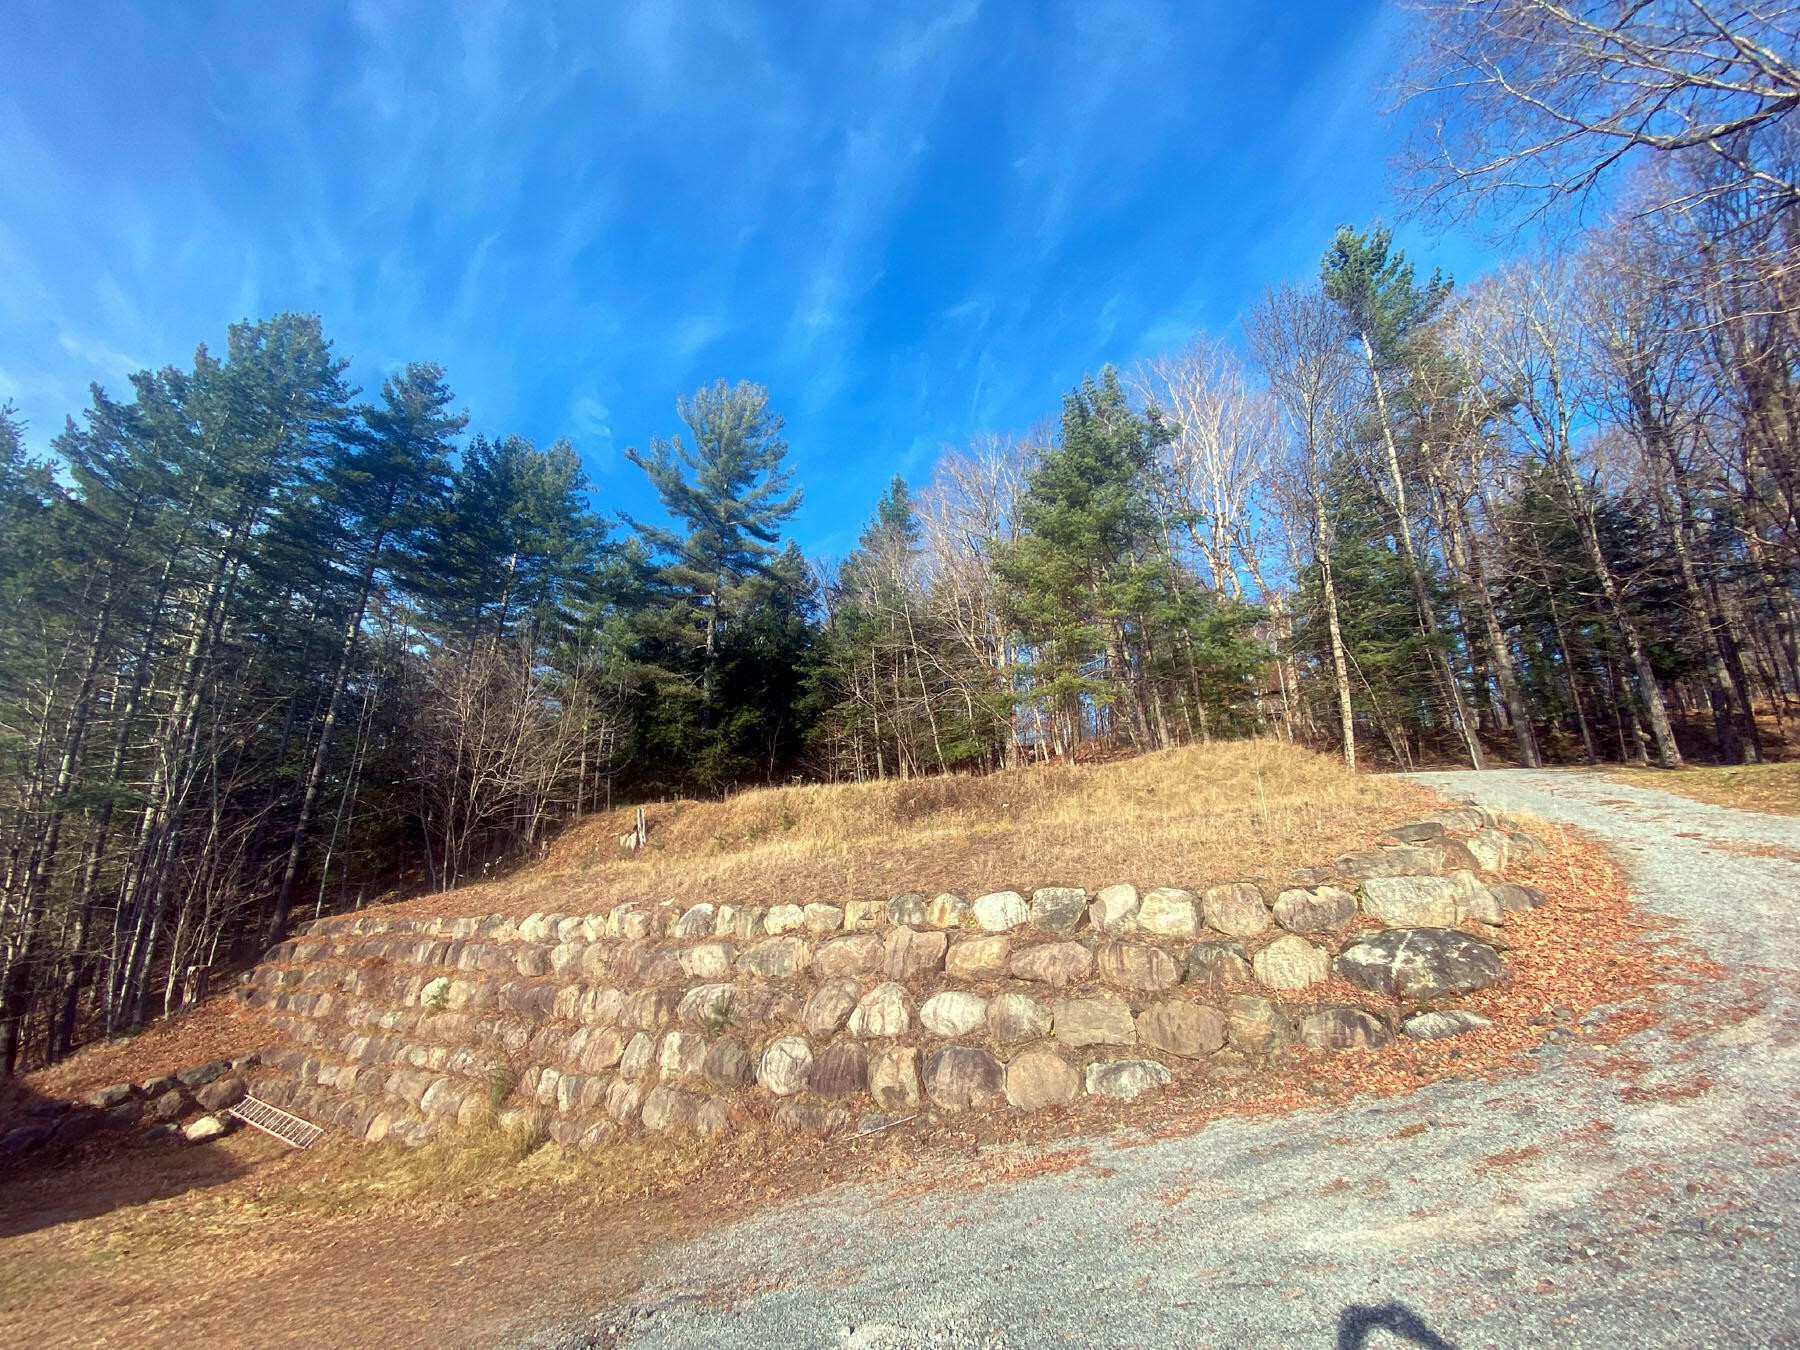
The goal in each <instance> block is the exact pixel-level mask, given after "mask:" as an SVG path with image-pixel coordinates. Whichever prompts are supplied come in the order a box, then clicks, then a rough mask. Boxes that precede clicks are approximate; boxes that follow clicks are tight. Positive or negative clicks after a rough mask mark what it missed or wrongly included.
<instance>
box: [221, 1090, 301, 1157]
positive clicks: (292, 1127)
mask: <svg viewBox="0 0 1800 1350" xmlns="http://www.w3.org/2000/svg"><path fill="white" fill-rule="evenodd" d="M226 1109H227V1110H229V1111H230V1112H231V1114H232V1115H234V1116H236V1117H237V1118H238V1119H239V1120H241V1121H243V1122H244V1124H246V1125H249V1126H252V1127H254V1128H255V1129H259V1130H261V1131H262V1132H263V1133H264V1134H272V1135H274V1136H275V1137H276V1138H277V1139H279V1140H281V1142H282V1143H284V1144H289V1145H292V1146H293V1147H294V1148H305V1147H306V1146H307V1145H308V1144H310V1143H312V1142H313V1140H315V1139H317V1138H318V1137H319V1136H320V1135H322V1134H324V1133H325V1128H324V1126H322V1125H314V1124H313V1123H312V1122H311V1121H310V1120H302V1119H300V1117H299V1116H295V1115H289V1114H288V1113H287V1112H286V1111H283V1110H282V1109H281V1108H280V1107H279V1106H270V1105H269V1103H267V1102H265V1101H263V1100H261V1099H260V1098H258V1097H245V1098H244V1099H243V1100H242V1101H241V1102H239V1103H238V1104H237V1105H236V1106H232V1107H227V1108H226Z"/></svg>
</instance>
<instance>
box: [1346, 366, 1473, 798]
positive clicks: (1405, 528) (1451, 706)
mask: <svg viewBox="0 0 1800 1350" xmlns="http://www.w3.org/2000/svg"><path fill="white" fill-rule="evenodd" d="M1357 336H1358V337H1359V338H1361V339H1362V348H1363V357H1364V359H1365V360H1366V361H1367V362H1368V366H1369V380H1370V382H1371V383H1372V384H1373V386H1374V390H1375V410H1376V412H1377V414H1378V415H1379V416H1378V420H1379V421H1380V423H1381V440H1382V445H1383V446H1384V448H1385V449H1386V451H1387V469H1388V483H1389V487H1390V488H1391V489H1392V491H1393V494H1394V502H1393V506H1394V515H1395V521H1396V523H1395V529H1394V541H1395V542H1396V543H1397V544H1399V545H1400V553H1401V556H1402V557H1403V558H1404V559H1405V561H1406V575H1407V580H1408V581H1409V582H1411V584H1412V593H1413V603H1414V604H1415V605H1416V606H1417V607H1418V611H1419V624H1420V627H1421V628H1422V629H1423V630H1424V633H1425V636H1426V639H1427V642H1428V644H1429V646H1430V649H1431V661H1432V666H1433V668H1434V669H1435V670H1436V671H1437V675H1438V680H1439V683H1440V684H1441V685H1442V687H1443V694H1444V703H1445V707H1446V708H1447V709H1448V711H1449V713H1450V721H1451V723H1452V725H1454V726H1455V728H1456V730H1457V732H1458V734H1459V735H1461V736H1462V739H1463V745H1464V747H1465V748H1466V749H1467V751H1468V755H1469V763H1470V765H1471V766H1472V767H1474V768H1477V769H1485V768H1486V767H1487V756H1486V755H1484V754H1483V753H1482V750H1481V740H1480V738H1479V737H1477V736H1476V734H1475V726H1474V723H1473V721H1472V720H1471V718H1470V717H1469V709H1468V706H1467V704H1466V703H1465V702H1464V700H1463V694H1462V689H1461V687H1460V686H1459V685H1458V684H1457V682H1456V672H1455V671H1454V670H1452V669H1451V667H1450V656H1449V653H1447V652H1445V651H1444V650H1443V648H1442V647H1441V646H1440V645H1439V643H1438V639H1439V638H1440V637H1441V636H1442V635H1443V628H1442V626H1441V625H1440V624H1439V623H1438V617H1437V610H1436V608H1435V607H1434V606H1433V605H1432V603H1431V594H1430V592H1429V590H1427V588H1426V585H1425V571H1424V568H1423V567H1422V566H1421V565H1420V563H1419V555H1418V552H1417V550H1415V549H1414V548H1413V540H1412V523H1411V520H1410V519H1409V513H1408V511H1407V508H1406V477H1405V475H1404V474H1402V473H1401V472H1400V450H1399V447H1398V446H1397V445H1396V444H1395V441H1394V424H1393V419H1392V418H1391V417H1389V416H1388V406H1387V393H1386V391H1385V390H1384V389H1383V388H1382V384H1381V370H1380V368H1379V367H1378V366H1377V364H1376V361H1375V348H1374V347H1373V346H1371V345H1370V343H1369V335H1368V334H1367V333H1364V332H1360V331H1359V332H1358V333H1357Z"/></svg>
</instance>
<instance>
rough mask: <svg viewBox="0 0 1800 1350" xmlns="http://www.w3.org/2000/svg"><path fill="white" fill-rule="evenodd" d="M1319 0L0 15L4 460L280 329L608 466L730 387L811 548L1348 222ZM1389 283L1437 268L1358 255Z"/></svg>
mask: <svg viewBox="0 0 1800 1350" xmlns="http://www.w3.org/2000/svg"><path fill="white" fill-rule="evenodd" d="M1396 22H1397V16H1396V15H1395V14H1394V13H1393V12H1392V11H1390V10H1387V9H1386V8H1384V7H1383V6H1381V5H1378V4H1373V3H1363V2H1359V0H1334V2H1326V3H1314V2H1313V0H1299V2H1296V3H1281V4H1260V5H1259V4H1246V3H1242V2H1241V0H1240V2H1239V3H1215V2H1214V0H1188V2H1187V3H1183V2H1181V0H1175V2H1173V3H1158V2H1156V0H1087V2H1086V3H1075V4H1068V5H1060V4H1053V3H1038V2H1037V0H1032V2H1031V3H1021V2H1020V0H1013V3H1008V4H1000V3H995V2H994V0H988V3H977V2H976V0H964V2H959V3H945V4H931V5H913V4H907V3H903V2H900V0H889V2H886V3H876V4H862V3H854V2H852V0H833V2H832V3H830V4H800V3H793V2H792V0H788V2H785V3H768V4H751V3H746V2H744V0H717V2H714V0H695V2H690V0H657V2H655V3H643V4H606V3H577V4H560V3H547V2H545V3H531V4H521V5H518V6H516V7H514V8H512V9H511V10H505V9H503V7H502V6H500V5H498V4H495V3H468V4H461V5H449V6H445V5H417V6H407V5H389V4H377V3H358V4H351V5H349V6H335V5H333V6H325V5H313V4H307V3H303V2H299V3H291V4H287V5H282V6H249V5H238V4H229V3H220V4H216V5H202V4H186V5H182V4H175V3H160V4H144V5H133V4H118V3H105V0H100V3H92V4H82V5H75V4H69V3H66V0H60V2H58V0H52V2H51V3H39V2H38V0H10V3H9V4H7V5H6V6H4V8H3V9H0V399H5V398H10V399H11V400H13V401H14V402H15V403H17V404H18V405H19V407H20V409H21V410H22V411H23V412H24V414H25V415H26V417H27V418H28V419H29V422H30V424H31V431H30V433H29V440H30V442H31V443H32V444H33V446H34V447H37V448H42V447H44V446H45V445H46V444H47V442H48V440H49V438H50V436H52V435H53V434H54V432H55V430H56V429H57V428H58V427H60V425H61V423H62V419H63V417H64V415H65V414H67V413H69V412H73V411H77V410H78V409H79V408H80V407H81V405H82V404H83V403H84V402H85V401H86V395H85V390H86V387H87V385H88V383H89V382H90V381H95V380H97V381H99V382H101V383H102V384H104V385H106V386H107V387H108V388H109V389H113V390H115V391H119V390H122V388H123V385H124V376H125V374H126V373H127V372H128V371H130V370H134V369H138V368H141V367H145V366H160V365H163V364H167V363H171V362H173V363H178V364H179V363H184V362H185V361H187V360H188V359H189V358H190V357H191V354H192V351H193V348H194V346H195V345H196V344H197V343H199V342H201V341H207V342H210V343H212V344H213V345H214V346H218V345H220V344H221V343H222V340H223V334H224V329H225V326H226V325H227V324H228V323H229V322H231V321H232V320H234V319H238V318H243V317H253V316H262V315H268V314H272V313H275V312H278V311H280V310H284V309H294V310H307V311H316V312H318V313H319V314H321V315H322V316H323V318H324V321H325V327H326V332H327V333H328V334H329V335H330V336H332V337H333V338H334V339H335V341H336V344H337V348H338V350H339V352H340V353H341V354H343V355H345V356H348V357H351V358H352V359H353V366H352V373H353V374H354V375H355V377H356V378H357V379H358V381H359V382H360V383H362V384H363V385H365V386H366V387H370V388H373V387H375V386H376V385H377V384H378V383H379V380H380V377H381V376H382V374H383V373H385V372H386V371H388V370H391V369H393V368H394V367H396V366H398V365H400V364H402V363H404V362H406V361H409V360H436V361H440V362H442V363H443V364H444V365H445V366H446V368H447V369H448V372H449V376H450V380H451V384H452V387H453V388H454V389H455V390H456V391H457V394H458V395H459V398H460V399H461V401H462V402H463V403H464V404H465V405H466V406H467V407H468V409H469V411H470V412H471V414H472V415H473V419H474V420H473V427H474V428H475V429H480V430H485V431H488V432H490V433H507V432H518V433H520V434H523V435H527V436H530V437H532V438H533V439H535V440H537V441H539V442H540V443H547V442H548V441H550V440H552V439H554V438H556V437H557V436H568V437H569V438H570V439H571V440H573V441H574V443H575V444H576V446H577V448H578V449H579V450H580V451H581V453H582V455H583V458H584V460H585V462H586V463H587V465H588V467H589V471H590V472H591V474H592V476H593V479H594V481H595V484H596V486H597V488H598V491H599V499H598V500H599V505H600V506H601V507H602V508H603V509H609V510H610V509H619V508H623V509H626V510H629V511H631V512H633V513H634V514H642V513H644V512H645V510H646V507H647V505H648V504H649V495H648V493H647V491H646V489H645V488H644V485H643V483H642V480H641V475H640V474H639V473H638V471H637V470H636V469H634V468H632V467H631V466H630V465H628V464H626V463H625V462H624V461H623V458H622V455H621V452H622V450H623V449H624V447H626V446H627V445H639V446H642V445H645V444H647V443H648V441H649V440H650V438H651V437H652V436H655V435H659V434H661V435H666V434H669V433H671V432H673V431H675V430H678V429H679V428H678V423H677V421H676V417H675V412H674V401H675V396H676V394H677V393H678V392H681V391H685V390H691V389H693V388H694V387H695V386H696V385H698V384H700V383H702V382H705V381H709V380H711V379H714V378H719V377H723V378H726V379H730V380H737V379H751V380H756V381H759V382H761V383H763V384H766V385H768V386H769V389H770V391H771V395H772V399H773V402H774V405H775V407H776V408H777V409H778V410H779V411H781V412H782V413H783V414H784V415H785V416H786V418H787V422H788V432H787V435H788V440H789V441H790V443H791V445H792V452H791V459H792V462H793V463H794V466H795V469H796V473H797V477H798V479H799V481H800V482H801V483H802V484H803V485H804V487H805V489H806V494H807V497H806V503H805V506H804V507H803V508H802V512H801V514H800V516H799V518H798V519H797V522H796V525H795V530H794V532H795V534H796V535H797V536H798V537H799V539H800V540H801V542H802V543H803V544H804V545H805V546H806V547H807V548H808V549H809V551H814V552H818V553H824V554H833V555H836V554H841V553H842V552H844V551H845V550H846V549H847V548H849V547H850V546H852V544H853V543H854V539H855V535H856V532H857V528H858V526H859V525H860V522H861V521H862V520H863V519H864V518H866V517H867V516H868V514H869V513H870V511H871V510H872V509H873V505H874V501H875V499H876V497H877V496H878V495H879V493H880V491H881V489H882V487H883V486H884V485H885V483H886V481H887V479H888V478H889V476H890V475H892V474H894V473H896V472H899V473H903V474H905V475H906V476H907V477H908V478H909V479H911V480H913V481H915V482H917V481H922V480H923V479H924V478H925V477H926V476H927V474H928V473H929V470H930V465H931V462H932V460H933V458H934V457H935V456H936V454H937V453H938V451H939V449H940V447H942V446H944V445H946V444H949V445H954V444H958V443H963V442H966V441H967V440H968V439H969V438H970V437H971V436H973V435H975V434H978V433H981V432H986V431H1005V430H1009V429H1014V430H1023V429H1025V428H1026V427H1028V426H1030V425H1031V424H1032V423H1034V422H1036V421H1038V420H1039V419H1040V418H1042V417H1044V416H1045V415H1046V414H1049V413H1051V412H1053V411H1054V410H1055V408H1056V407H1057V404H1058V400H1059V397H1060V394H1061V391H1062V390H1063V389H1065V388H1067V387H1068V386H1069V385H1071V384H1073V383H1074V382H1075V381H1077V380H1078V379H1079V378H1080V377H1081V375H1082V374H1083V373H1084V372H1085V371H1089V370H1095V369H1098V368H1099V366H1100V365H1101V364H1103V363H1104V362H1107V361H1113V362H1115V363H1119V364H1126V365H1128V364H1130V363H1131V362H1132V361H1134V360H1136V359H1138V358H1139V357H1142V356H1146V355H1150V354H1152V353H1154V352H1157V351H1161V350H1166V349H1169V348H1173V347H1178V346H1180V345H1182V344H1184V343H1185V342H1186V341H1188V340H1189V339H1190V338H1191V337H1192V336H1193V335H1194V334H1195V333H1196V332H1197V331H1199V330H1201V329H1215V330H1217V329H1225V328H1228V327H1229V326H1230V325H1231V324H1232V323H1233V322H1234V321H1235V319H1236V317H1237V315H1238V314H1239V313H1240V311H1241V310H1242V309H1243V308H1244V306H1246V305H1247V304H1248V303H1249V302H1250V301H1251V300H1252V299H1253V298H1254V297H1255V295H1256V294H1257V293H1258V292H1259V291H1260V290H1261V288H1262V287H1263V286H1264V285H1265V284H1267V283H1268V282H1270V281H1272V280H1276V279H1279V278H1281V277H1284V276H1307V275H1310V274H1311V273H1312V272H1313V270H1314V269H1315V267H1316V265H1317V259H1318V256H1319V254H1320V252H1321V251H1322V249H1323V248H1324V245H1325V243H1326V241H1327V238H1328V236H1329V234H1330V232H1331V229H1332V227H1333V226H1334V225H1335V224H1336V223H1337V222H1338V221H1340V220H1349V221H1354V222H1359V223H1360V222H1362V221H1365V220H1367V219H1369V218H1371V217H1373V216H1375V215H1377V214H1386V215H1391V214H1392V207H1391V206H1390V205H1389V203H1388V202H1387V200H1386V198H1385V196H1384V193H1383V179H1384V160H1385V158H1386V155H1387V153H1388V150H1389V148H1390V146H1391V144H1392V141H1393V138H1394V136H1395V135H1396V134H1397V131H1396V128H1394V127H1393V126H1391V125H1390V124H1388V123H1387V122H1386V121H1385V120H1384V119H1383V118H1382V117H1381V116H1380V114H1379V108H1380V106H1381V103H1382V101H1383V100H1382V96H1381V95H1380V94H1379V93H1378V92H1377V90H1376V85H1377V83H1378V82H1379V81H1380V80H1381V79H1382V78H1383V77H1384V75H1385V74H1386V72H1387V70H1388V68H1389V66H1390V63H1391V59H1392V58H1391V53H1390V47H1389V42H1390V36H1391V32H1392V30H1393V27H1394V25H1395V23H1396ZM1401 237H1402V240H1403V241H1405V242H1407V243H1409V244H1411V245H1412V246H1413V249H1414V251H1415V253H1417V254H1418V256H1420V258H1421V261H1423V262H1424V263H1426V265H1427V266H1429V265H1431V264H1435V263H1442V264H1444V265H1446V266H1447V267H1449V268H1450V269H1451V270H1455V271H1467V270H1468V268H1469V267H1470V266H1471V265H1473V264H1474V263H1476V262H1478V261H1479V257H1478V256H1477V255H1475V254H1472V253H1471V252H1470V251H1469V250H1468V248H1467V247H1466V246H1462V245H1456V244H1454V243H1452V242H1451V241H1436V240H1430V239H1424V238H1419V237H1417V236H1416V235H1413V234H1411V233H1409V232H1406V231H1402V235H1401Z"/></svg>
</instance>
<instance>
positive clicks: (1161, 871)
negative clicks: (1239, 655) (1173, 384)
mask: <svg viewBox="0 0 1800 1350" xmlns="http://www.w3.org/2000/svg"><path fill="white" fill-rule="evenodd" d="M1431 800H1432V799H1430V798H1428V797H1426V795H1425V794H1424V793H1423V792H1422V791H1421V790H1420V789H1417V788H1415V787H1413V786H1412V785H1410V784H1408V783H1405V782H1403V781H1400V780H1398V779H1393V778H1375V777H1369V776H1364V775H1357V774H1352V773H1349V772H1347V771H1346V770H1345V769H1344V767H1343V765H1342V764H1341V763H1339V762H1338V761H1337V760H1335V759H1333V758H1330V757H1329V756H1325V755H1320V754H1315V753H1313V752H1312V751H1309V750H1303V749H1300V748H1298V747H1296V746H1293V745H1289V744H1287V743H1285V742H1281V741H1232V742H1224V743H1219V744H1214V745H1202V746H1188V747H1183V748H1181V749H1175V750H1167V751H1162V752H1160V753H1157V754H1151V755H1142V756H1138V757H1136V758H1132V759H1125V760H1119V761H1115V762H1111V763H1104V764H1082V765H1046V766H1036V767H1032V768H1028V769H1022V770H1019V771H1016V772H1012V773H1003V774H994V775H990V776H988V777H981V778H973V777H956V778H923V779H915V780H913V781H910V782H904V783H903V782H898V781H895V780H889V781H886V782H879V783H861V784H837V785H829V786H820V785H813V786H806V787H784V788H766V789H760V790H757V791H751V792H745V793H741V794H739V795H737V796H735V797H731V798H728V799H726V800H724V801H720V802H696V801H681V802H671V803H666V804H661V805H655V806H652V807H650V808H649V817H650V842H649V846H648V848H646V849H645V850H644V851H643V852H642V853H640V854H635V855H634V854H631V853H628V852H627V851H625V850H623V849H622V848H620V846H619V837H620V835H622V834H624V833H625V832H626V831H628V830H629V829H630V828H631V821H632V812H630V811H617V812H613V813H611V814H609V815H606V816H600V817H593V818H590V819H588V820H586V821H584V822H582V823H581V824H580V825H578V826H576V827H574V828H573V829H571V830H569V831H567V832H566V833H564V834H563V835H562V836H561V837H560V838H558V839H557V840H556V841H555V842H554V843H553V845H552V846H551V848H550V850H549V853H548V855H547V856H546V858H545V859H544V860H543V861H542V862H541V863H539V864H537V865H535V866H533V867H530V868H527V869H525V870H523V871H522V872H520V873H517V874H515V875H514V876H512V877H509V878H507V879H505V880H502V881H498V882H494V883H491V884H486V885H477V886H470V887H465V888H463V889H461V890H458V891H453V892H449V893H446V894H443V895H436V896H428V897H423V898H421V899H418V900H414V901H410V902H408V903H407V904H405V905H404V906H402V907H401V909H402V912H408V913H428V914H452V913H455V914H467V913H479V912H486V911H496V912H507V911H515V912H520V913H526V912H530V911H532V910H549V911H560V912H562V913H565V914H578V913H585V912H592V911H599V910H604V909H606V908H608V907H610V906H612V905H614V904H617V903H619V902H620V901H623V900H636V901H640V902H661V901H681V902H686V903H693V902H694V901H696V900H701V899H708V900H716V901H724V902H731V903H744V904H769V903H775V902H779V901H790V900H791V901H802V902H804V901H809V900H827V901H842V900H854V899H871V898H885V897H887V896H889V895H892V894H894V893H896V892H898V891H901V890H908V889H911V890H920V891H925V892H928V893H929V892H933V891H938V890H955V891H962V892H980V891H987V890H995V889H999V888H1002V887H1012V888H1015V889H1019V890H1029V889H1030V888H1032V887H1036V886H1046V885H1075V886H1086V887H1090V888H1092V887H1097V886H1103V885H1106V884H1108V883H1111V882H1114V881H1134V882H1138V883H1169V884H1176V885H1187V886H1194V885H1202V884H1210V883H1217V882H1221V881H1227V880H1231V879H1234V878H1238V877H1252V876H1259V875H1260V876H1276V875H1279V874H1280V873H1283V872H1285V871H1287V870H1288V869H1289V868H1292V867H1295V866H1299V865H1302V864H1306V863H1316V862H1322V861H1327V860H1329V859H1330V858H1332V857H1334V856H1335V855H1336V854H1337V853H1338V852H1340V851H1342V850H1343V849H1344V848H1347V847H1350V846H1352V845H1354V844H1360V843H1364V842H1366V841H1367V840H1368V839H1370V838H1371V837H1372V836H1373V835H1374V834H1375V833H1376V831H1378V830H1380V829H1381V828H1382V827H1383V826H1384V825H1386V824H1388V823H1391V822H1392V821H1394V820H1397V819H1399V818H1400V817H1402V816H1404V815H1405V814H1407V812H1408V811H1409V810H1417V809H1420V808H1421V807H1424V808H1425V809H1429V806H1428V805H1427V803H1428V802H1429V801H1431Z"/></svg>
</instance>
